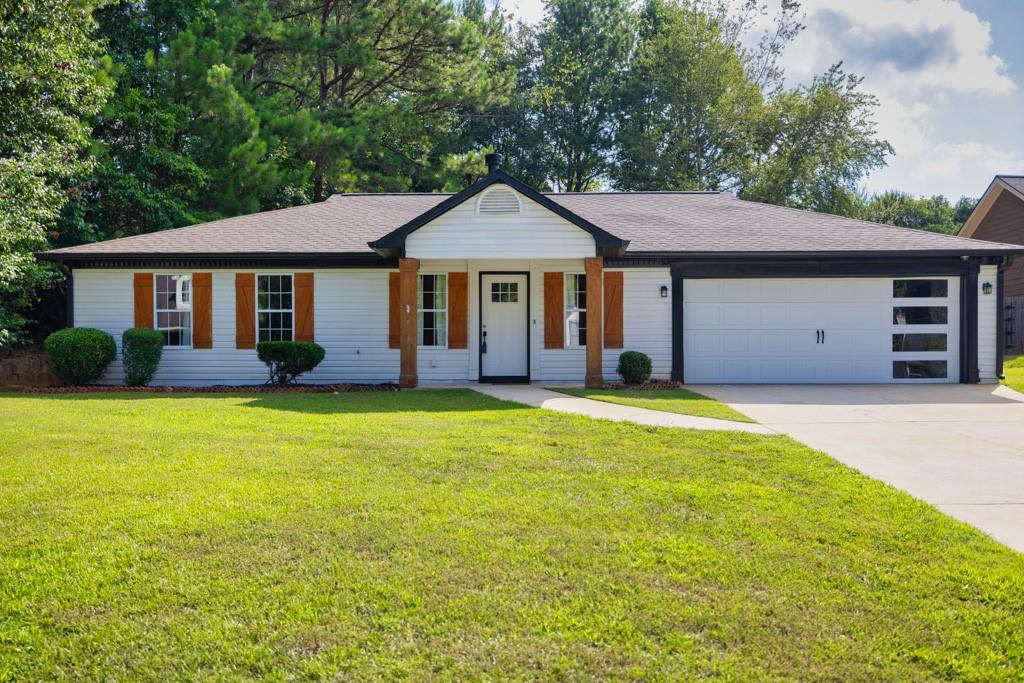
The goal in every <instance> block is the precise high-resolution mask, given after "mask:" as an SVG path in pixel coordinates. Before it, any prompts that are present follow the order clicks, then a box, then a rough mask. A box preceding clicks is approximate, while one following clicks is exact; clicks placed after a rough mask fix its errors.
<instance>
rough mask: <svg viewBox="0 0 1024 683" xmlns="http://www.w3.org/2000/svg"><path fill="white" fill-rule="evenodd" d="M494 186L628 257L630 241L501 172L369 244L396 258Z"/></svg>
mask: <svg viewBox="0 0 1024 683" xmlns="http://www.w3.org/2000/svg"><path fill="white" fill-rule="evenodd" d="M495 183H503V184H505V185H508V186H509V187H511V188H512V189H513V190H515V191H516V192H519V193H520V194H522V195H524V196H525V197H527V198H529V199H531V200H533V201H535V202H537V203H538V204H540V205H541V206H543V207H544V208H545V209H547V210H549V211H551V212H552V213H554V214H556V215H558V216H561V217H562V218H564V219H565V220H567V221H569V222H570V223H572V224H573V225H575V226H576V227H578V228H580V229H581V230H583V231H585V232H587V233H589V234H590V236H591V237H593V238H594V242H595V243H596V244H597V247H598V249H599V250H600V251H601V252H602V253H604V254H608V255H621V254H623V253H625V251H626V247H627V246H628V245H629V240H624V239H622V238H620V237H616V236H615V235H613V234H611V233H610V232H608V231H606V230H603V229H602V228H599V227H597V226H596V225H594V224H593V223H591V222H590V221H588V220H586V219H585V218H583V217H581V216H578V215H576V214H575V213H573V212H572V211H570V210H569V209H567V208H565V207H564V206H562V205H561V204H559V203H558V202H556V201H554V200H553V199H551V198H550V197H546V196H545V195H543V194H541V193H540V192H538V191H537V190H535V189H533V188H532V187H530V186H529V185H527V184H526V183H524V182H522V181H520V180H517V179H515V178H513V177H512V176H510V175H509V174H508V173H505V172H504V171H502V170H500V169H498V170H495V171H492V172H490V173H488V174H487V175H486V176H484V177H483V178H481V179H480V180H478V181H476V182H475V183H473V184H472V185H470V186H469V187H467V188H466V189H464V190H463V191H462V192H459V193H458V194H453V195H452V196H451V197H449V198H448V199H446V200H444V201H443V202H441V203H440V204H438V205H436V206H434V207H433V208H431V209H430V210H428V211H425V212H423V213H421V214H420V215H419V216H417V217H416V218H413V219H412V220H411V221H409V222H408V223H406V224H405V225H403V226H401V227H399V228H397V229H395V230H393V231H391V232H389V233H388V234H387V235H384V236H383V237H381V238H380V239H378V240H376V241H374V242H370V243H369V246H370V248H371V249H373V250H374V251H375V252H377V253H378V254H381V255H382V256H390V257H395V256H399V255H401V254H404V253H405V239H406V238H407V237H408V236H409V235H410V234H411V233H413V232H415V231H416V230H418V229H420V228H421V227H423V226H424V225H426V224H427V223H429V222H430V221H432V220H434V219H435V218H437V217H438V216H442V215H444V214H445V213H447V212H449V211H451V210H452V209H454V208H455V207H456V206H458V205H459V204H462V203H463V202H465V201H466V200H467V199H470V198H471V197H473V196H475V195H477V194H479V193H480V192H482V191H483V190H485V189H487V188H488V187H490V186H491V185H494V184H495Z"/></svg>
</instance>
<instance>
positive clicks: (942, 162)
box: [502, 0, 1024, 199]
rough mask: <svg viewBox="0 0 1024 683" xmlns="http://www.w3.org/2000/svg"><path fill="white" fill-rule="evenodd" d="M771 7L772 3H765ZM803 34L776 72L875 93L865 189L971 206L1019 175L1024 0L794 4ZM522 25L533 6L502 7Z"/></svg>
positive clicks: (525, 2)
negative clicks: (877, 148) (846, 80)
mask: <svg viewBox="0 0 1024 683" xmlns="http://www.w3.org/2000/svg"><path fill="white" fill-rule="evenodd" d="M769 3H770V4H771V5H775V6H777V4H778V0H769ZM802 5H803V12H804V14H805V19H804V23H805V24H806V25H807V29H806V30H805V31H804V32H803V34H801V36H800V37H799V38H798V39H797V40H796V41H795V42H794V43H793V45H792V46H790V48H789V50H788V51H787V53H786V55H785V57H784V59H783V64H784V66H785V67H786V71H787V74H788V76H789V79H790V80H791V81H792V82H793V83H799V82H809V81H810V79H811V78H812V77H813V75H814V74H816V73H821V72H822V71H824V70H825V69H826V68H828V66H829V65H830V64H832V63H833V62H835V61H839V60H842V61H843V62H844V63H845V66H846V68H847V69H848V70H849V71H852V72H854V73H857V74H859V75H861V76H864V79H865V80H864V84H863V88H864V89H865V90H867V91H868V92H871V93H873V94H875V95H876V96H878V98H879V99H880V101H881V106H880V107H879V110H878V115H877V120H878V128H879V133H880V134H881V135H882V137H884V138H885V139H887V140H889V142H890V143H892V145H893V147H894V148H895V149H896V154H895V155H894V156H893V157H891V158H890V159H889V165H888V166H887V167H886V168H884V169H880V170H878V171H876V172H875V173H873V174H872V175H871V176H870V177H869V178H867V180H866V181H865V186H866V187H867V189H868V190H871V191H881V190H886V189H892V188H896V189H901V190H905V191H907V192H911V193H913V194H925V195H932V194H945V195H946V196H948V197H950V198H953V199H955V198H957V197H959V196H960V195H969V196H974V197H977V196H979V195H980V194H981V193H982V192H983V191H984V189H985V187H987V186H988V183H989V181H990V180H991V178H992V176H993V175H994V174H996V173H1024V33H1022V31H1024V29H1022V27H1024V0H803V2H802ZM502 6H503V7H504V8H505V9H507V10H509V11H511V12H512V13H513V14H514V15H515V16H517V17H519V18H521V19H523V20H524V21H528V22H533V21H536V20H538V19H539V18H540V17H541V16H542V15H543V0H504V1H503V2H502Z"/></svg>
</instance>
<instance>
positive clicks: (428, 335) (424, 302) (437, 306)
mask: <svg viewBox="0 0 1024 683" xmlns="http://www.w3.org/2000/svg"><path fill="white" fill-rule="evenodd" d="M417 318H418V319H417V323H418V325H417V327H418V337H417V343H418V344H419V345H420V346H441V347H444V346H447V345H448V276H447V275H433V274H423V275H420V277H419V302H418V313H417Z"/></svg>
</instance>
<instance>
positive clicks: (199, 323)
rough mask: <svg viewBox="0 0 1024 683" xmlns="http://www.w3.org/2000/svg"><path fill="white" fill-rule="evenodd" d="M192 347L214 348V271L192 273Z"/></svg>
mask: <svg viewBox="0 0 1024 683" xmlns="http://www.w3.org/2000/svg"><path fill="white" fill-rule="evenodd" d="M192 348H194V349H212V348H213V273H192Z"/></svg>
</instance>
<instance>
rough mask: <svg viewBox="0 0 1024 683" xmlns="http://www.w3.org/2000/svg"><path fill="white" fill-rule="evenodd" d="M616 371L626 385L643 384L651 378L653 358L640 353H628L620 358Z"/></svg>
mask: <svg viewBox="0 0 1024 683" xmlns="http://www.w3.org/2000/svg"><path fill="white" fill-rule="evenodd" d="M615 371H616V372H617V373H619V375H620V376H621V377H622V381H623V382H625V383H626V384H643V383H644V382H646V381H647V380H648V379H650V377H651V357H650V356H648V355H647V354H646V353H640V352H639V351H626V352H625V353H623V354H622V355H620V356H619V367H617V368H615Z"/></svg>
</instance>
